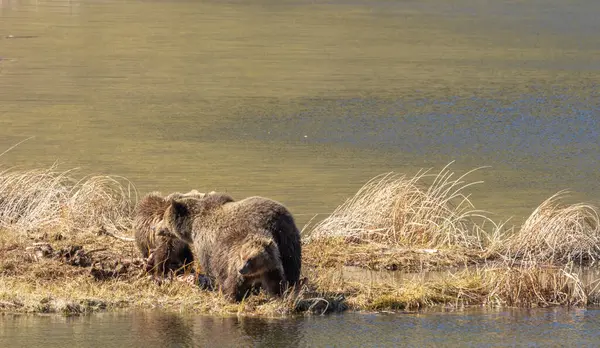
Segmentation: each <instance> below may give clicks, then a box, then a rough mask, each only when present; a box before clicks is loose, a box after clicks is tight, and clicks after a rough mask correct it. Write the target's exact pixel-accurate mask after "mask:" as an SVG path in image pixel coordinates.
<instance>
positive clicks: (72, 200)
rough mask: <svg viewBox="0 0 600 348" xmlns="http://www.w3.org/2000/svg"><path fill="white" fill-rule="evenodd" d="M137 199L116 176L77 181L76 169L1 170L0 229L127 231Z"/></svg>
mask: <svg viewBox="0 0 600 348" xmlns="http://www.w3.org/2000/svg"><path fill="white" fill-rule="evenodd" d="M136 199H137V196H136V191H135V188H134V187H133V185H132V184H131V183H130V182H128V181H127V180H125V179H123V178H120V177H115V176H90V177H85V178H83V179H79V180H77V179H76V178H75V177H74V170H68V171H57V170H56V167H55V166H52V167H50V168H46V169H34V170H11V169H7V170H4V171H3V172H0V228H4V229H7V230H10V231H13V232H17V233H27V232H35V231H42V230H45V231H48V230H52V231H60V232H65V233H77V232H82V231H86V230H89V229H106V230H110V231H127V230H129V229H130V228H131V213H132V211H133V207H134V205H135V201H136Z"/></svg>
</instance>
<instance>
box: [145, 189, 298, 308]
mask: <svg viewBox="0 0 600 348" xmlns="http://www.w3.org/2000/svg"><path fill="white" fill-rule="evenodd" d="M230 200H233V199H232V198H231V197H230V196H228V195H226V194H219V193H215V194H211V195H206V196H204V197H202V198H182V199H174V200H173V201H171V202H170V203H169V206H168V207H167V209H166V210H165V213H164V216H163V219H162V221H161V222H160V223H159V224H157V226H156V228H157V233H158V234H159V235H161V236H168V235H174V236H177V237H178V238H180V239H181V240H183V241H185V242H187V243H190V244H193V245H194V249H195V252H196V256H197V257H198V260H199V262H200V265H201V266H202V269H203V270H204V271H205V272H206V274H207V275H208V276H209V277H211V278H214V279H215V280H216V282H217V285H218V286H220V287H221V290H222V291H223V292H224V293H225V294H226V295H227V296H229V297H231V298H233V299H235V300H237V301H240V300H241V299H242V298H243V297H244V296H246V295H247V294H248V292H249V290H251V289H252V288H256V287H262V288H264V289H265V290H266V291H267V292H268V293H270V294H273V295H279V294H281V293H282V291H283V290H284V289H285V288H286V287H287V286H288V285H295V284H297V283H298V280H299V278H300V270H301V262H302V261H301V260H302V250H301V244H300V231H299V230H298V228H297V227H296V224H295V222H294V218H293V217H292V214H291V213H290V212H289V211H288V210H287V208H285V207H284V206H283V205H282V204H281V203H279V202H276V201H273V200H271V199H268V198H264V197H249V198H246V199H243V200H240V201H230Z"/></svg>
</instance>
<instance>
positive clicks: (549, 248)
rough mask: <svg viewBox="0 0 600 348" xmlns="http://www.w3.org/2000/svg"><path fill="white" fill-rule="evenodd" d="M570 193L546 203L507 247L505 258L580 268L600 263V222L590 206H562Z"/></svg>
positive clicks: (593, 207) (559, 194) (534, 213)
mask: <svg viewBox="0 0 600 348" xmlns="http://www.w3.org/2000/svg"><path fill="white" fill-rule="evenodd" d="M566 193H567V192H565V191H561V192H558V193H557V194H555V195H553V196H552V197H550V198H548V199H547V200H545V201H544V202H543V203H542V204H541V205H540V206H539V207H538V208H537V209H535V211H534V212H533V213H532V214H531V216H529V218H528V219H527V220H526V221H525V223H524V224H523V226H522V227H521V229H520V231H519V233H517V234H515V235H513V236H511V237H510V238H509V239H508V240H507V241H506V242H505V245H504V249H505V252H504V253H505V255H506V256H505V257H506V258H507V259H517V260H522V261H529V262H536V263H550V264H564V263H567V262H569V261H575V262H578V263H580V264H585V263H592V262H595V261H598V260H600V219H599V217H598V209H597V208H596V207H595V206H593V205H590V204H582V203H579V204H572V205H565V204H561V203H560V202H559V200H560V199H561V198H564V197H565V194H566Z"/></svg>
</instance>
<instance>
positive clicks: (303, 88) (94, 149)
mask: <svg viewBox="0 0 600 348" xmlns="http://www.w3.org/2000/svg"><path fill="white" fill-rule="evenodd" d="M598 10H600V4H598V3H597V2H596V1H591V0H588V1H575V2H569V3H564V2H563V1H558V0H553V1H527V2H513V1H479V0H460V1H452V2H448V1H440V0H430V1H366V0H365V1H302V0H299V1H244V2H242V1H228V2H218V1H118V2H117V1H47V0H46V1H17V0H10V1H3V2H2V3H1V5H0V19H1V20H0V57H2V60H0V115H1V116H0V148H1V149H6V148H8V147H9V146H11V145H14V144H16V143H17V142H19V141H21V140H23V139H26V138H27V137H30V136H35V138H33V139H31V140H29V141H27V142H25V143H23V144H21V145H20V146H19V147H18V148H16V149H15V150H13V151H11V152H9V153H8V154H5V155H4V156H2V158H1V159H0V160H1V163H2V164H3V165H4V166H19V167H22V168H32V167H39V166H46V165H50V164H52V163H54V162H55V161H58V163H60V164H61V167H60V168H63V169H68V168H71V167H79V168H81V171H82V173H101V174H116V175H122V176H125V177H127V178H129V179H131V180H132V181H133V182H134V183H135V184H136V186H137V187H138V189H139V190H140V192H141V193H144V192H147V191H151V190H159V191H163V192H170V191H174V190H188V189H190V188H198V189H200V190H226V191H229V192H230V193H232V194H233V195H234V196H237V197H244V196H248V195H253V194H258V195H264V196H269V197H273V198H275V199H278V200H281V201H282V202H284V203H285V204H286V205H288V206H289V207H290V208H291V209H292V211H293V212H294V213H295V214H296V215H297V218H298V220H299V222H300V224H303V223H304V222H306V221H307V220H308V219H309V218H310V217H312V216H313V215H314V214H315V213H324V214H327V213H330V212H331V211H332V210H333V209H334V208H335V206H337V205H338V204H340V203H341V202H342V201H343V200H344V199H346V198H347V197H349V196H350V195H352V194H353V193H354V192H356V190H357V189H358V188H359V187H360V185H362V184H363V183H364V182H365V181H367V180H368V179H370V178H371V177H373V176H375V175H377V174H380V173H383V172H387V171H398V172H402V173H407V174H409V175H411V174H414V173H416V172H417V171H418V170H419V169H420V168H423V167H425V168H429V167H433V168H434V169H435V170H439V169H441V168H442V166H444V165H445V164H447V163H449V162H450V161H453V160H454V161H456V163H455V164H454V166H453V167H452V168H453V169H454V170H456V171H457V172H458V173H463V172H465V171H466V170H468V169H471V168H474V167H479V166H491V168H489V169H486V170H483V171H481V172H480V173H479V174H476V175H473V177H472V178H473V180H479V179H483V180H485V184H483V185H480V186H479V187H477V188H475V189H474V190H473V199H474V202H475V203H476V205H477V206H478V207H480V208H482V209H486V210H489V211H492V212H495V213H497V214H498V216H497V218H498V219H506V218H508V217H511V216H512V217H513V221H514V222H515V223H519V222H520V221H522V219H523V218H525V217H526V216H527V215H528V214H530V213H531V212H532V210H533V208H534V207H535V206H537V205H538V204H539V203H540V202H541V201H542V200H544V199H545V198H547V197H549V196H550V195H551V194H553V193H555V192H556V191H558V190H560V189H572V190H574V191H575V192H576V193H577V195H576V196H575V198H576V199H585V200H597V198H598V196H599V193H600V185H599V183H600V180H598V179H599V178H598V173H599V172H600V171H599V164H598V163H599V162H598V161H597V159H598V158H599V157H600V148H599V145H598V133H599V130H600V126H599V123H598V122H597V119H598V116H599V112H600V111H599V110H600V106H599V104H600V98H598V94H599V88H598V82H597V81H600V79H599V77H600V76H599V75H600V61H599V60H598V58H597V57H599V56H600V37H599V36H598V35H597V34H596V33H597V32H598V31H599V30H598V29H600V28H599V26H600V24H598V21H596V20H595V15H594V14H595V13H598ZM567 23H569V24H568V25H567ZM9 35H12V36H13V37H9Z"/></svg>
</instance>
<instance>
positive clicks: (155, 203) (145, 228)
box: [134, 190, 204, 275]
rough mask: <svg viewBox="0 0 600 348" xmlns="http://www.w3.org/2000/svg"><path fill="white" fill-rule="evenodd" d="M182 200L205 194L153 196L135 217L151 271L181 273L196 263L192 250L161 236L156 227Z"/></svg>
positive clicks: (140, 246)
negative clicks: (164, 215)
mask: <svg viewBox="0 0 600 348" xmlns="http://www.w3.org/2000/svg"><path fill="white" fill-rule="evenodd" d="M182 197H196V198H200V197H204V194H203V193H200V192H198V191H196V190H192V191H190V192H188V193H184V194H182V193H179V192H175V193H172V194H171V195H169V196H167V197H166V198H164V197H162V196H161V195H160V194H159V193H158V192H152V193H150V194H148V195H146V196H145V197H144V198H142V199H141V200H140V201H139V202H138V204H137V206H136V209H135V213H134V231H135V242H136V245H137V247H138V250H139V251H140V253H141V254H142V256H143V257H144V258H145V259H146V260H147V265H146V266H147V270H148V271H150V270H155V271H156V272H158V273H160V274H162V275H164V274H166V273H167V272H169V271H170V270H173V271H175V270H178V269H180V268H182V267H183V266H185V265H186V264H188V263H191V262H192V261H193V260H194V256H193V254H192V250H191V248H190V246H189V245H188V244H187V243H185V242H183V241H181V240H179V239H177V238H173V237H170V236H157V235H156V232H155V231H154V226H155V225H156V224H157V223H158V222H159V221H160V220H161V219H162V217H163V214H164V212H165V210H166V209H167V207H169V205H170V202H171V201H172V200H173V199H176V198H182Z"/></svg>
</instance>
